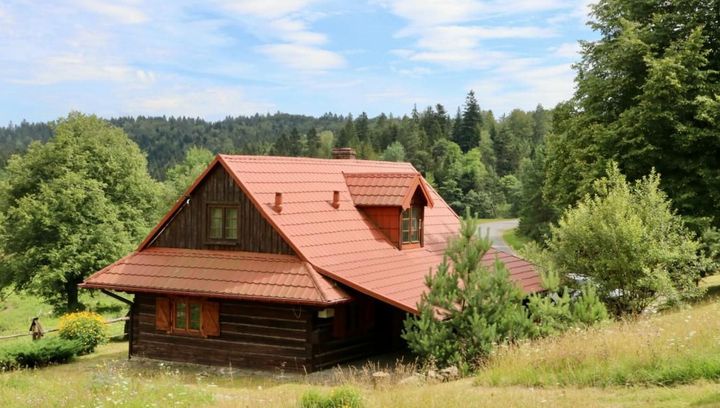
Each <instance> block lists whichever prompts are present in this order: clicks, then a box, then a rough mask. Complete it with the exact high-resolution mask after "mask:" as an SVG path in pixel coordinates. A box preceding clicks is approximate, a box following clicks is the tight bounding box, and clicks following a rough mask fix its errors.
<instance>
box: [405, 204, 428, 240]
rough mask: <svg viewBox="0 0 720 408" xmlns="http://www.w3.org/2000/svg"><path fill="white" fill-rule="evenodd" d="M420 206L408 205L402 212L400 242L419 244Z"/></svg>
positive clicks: (420, 229) (420, 234)
mask: <svg viewBox="0 0 720 408" xmlns="http://www.w3.org/2000/svg"><path fill="white" fill-rule="evenodd" d="M422 213H423V211H422V208H420V207H410V208H408V209H407V210H404V211H403V212H402V243H403V244H419V243H420V240H421V239H422V224H423V219H422V218H423V217H422Z"/></svg>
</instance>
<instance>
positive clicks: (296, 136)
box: [288, 127, 302, 157]
mask: <svg viewBox="0 0 720 408" xmlns="http://www.w3.org/2000/svg"><path fill="white" fill-rule="evenodd" d="M288 154H289V155H290V156H295V157H297V156H300V155H301V154H302V141H301V140H300V132H298V130H297V128H296V127H293V128H292V130H291V131H290V138H289V139H288Z"/></svg>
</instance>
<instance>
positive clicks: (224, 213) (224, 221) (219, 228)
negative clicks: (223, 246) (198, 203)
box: [208, 206, 238, 240]
mask: <svg viewBox="0 0 720 408" xmlns="http://www.w3.org/2000/svg"><path fill="white" fill-rule="evenodd" d="M208 218H209V223H208V238H209V239H213V240H234V239H237V237H238V209H237V207H230V206H210V207H208Z"/></svg>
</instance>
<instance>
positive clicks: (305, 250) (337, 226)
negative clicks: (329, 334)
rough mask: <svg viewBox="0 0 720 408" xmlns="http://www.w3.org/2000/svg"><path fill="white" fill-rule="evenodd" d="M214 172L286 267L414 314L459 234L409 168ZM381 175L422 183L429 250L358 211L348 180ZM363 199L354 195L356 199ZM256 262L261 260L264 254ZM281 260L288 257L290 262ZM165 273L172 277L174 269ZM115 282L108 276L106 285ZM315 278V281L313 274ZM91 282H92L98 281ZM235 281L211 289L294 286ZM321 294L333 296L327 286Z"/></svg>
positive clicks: (299, 163)
mask: <svg viewBox="0 0 720 408" xmlns="http://www.w3.org/2000/svg"><path fill="white" fill-rule="evenodd" d="M215 165H222V166H223V167H224V168H225V169H226V170H227V171H228V173H229V174H230V175H231V176H232V177H233V179H234V180H235V182H236V183H237V184H238V186H239V187H240V188H241V189H242V190H243V191H244V193H245V194H246V195H247V196H248V197H249V198H250V200H251V201H252V202H253V203H254V204H255V206H256V208H257V209H258V211H260V213H261V214H262V215H263V216H264V217H265V218H266V219H267V220H268V221H269V222H270V224H271V225H272V226H273V227H274V228H275V229H276V230H277V231H278V233H279V234H280V235H281V236H282V237H283V238H284V239H285V240H286V241H287V242H288V244H289V245H290V246H291V247H292V248H293V250H294V251H295V253H297V254H298V257H299V260H294V261H293V262H295V264H294V263H293V262H290V261H288V263H289V264H292V265H296V264H297V263H298V262H300V260H302V261H304V262H306V263H307V267H308V269H309V270H311V271H312V270H314V271H317V272H318V273H319V274H321V275H323V276H325V277H327V278H330V279H331V280H333V281H337V282H340V283H342V284H344V285H347V286H349V287H351V288H353V289H355V290H357V291H359V292H362V293H365V294H367V295H369V296H372V297H374V298H376V299H379V300H381V301H383V302H386V303H388V304H391V305H394V306H396V307H398V308H400V309H402V310H405V311H408V312H411V313H416V312H417V302H418V301H419V300H420V296H421V294H422V293H423V292H424V291H425V290H426V286H425V276H426V275H427V274H428V273H429V272H431V270H434V268H435V267H436V266H437V265H438V264H439V263H440V262H441V261H442V256H443V252H444V251H445V248H446V246H447V241H448V239H449V238H451V237H453V236H455V235H456V234H457V232H458V229H459V226H460V222H459V219H458V216H457V215H456V214H455V213H454V212H453V211H452V210H451V209H450V207H449V206H448V205H447V204H446V203H445V201H443V199H442V198H441V197H440V196H439V195H438V194H437V192H435V190H433V189H432V188H431V187H430V186H429V185H427V183H426V182H425V181H424V180H423V179H422V177H421V176H419V175H418V172H417V170H415V168H413V166H412V165H411V164H409V163H393V162H382V161H368V160H347V159H346V160H329V159H310V158H289V157H271V156H229V155H218V157H217V158H216V160H215V161H214V162H213V163H212V164H211V165H210V167H209V168H208V170H207V171H206V173H207V172H208V171H209V170H210V169H211V168H213V166H215ZM380 173H382V174H388V175H393V176H392V177H390V176H388V177H383V178H381V179H382V180H383V182H384V183H385V182H387V181H388V180H394V179H395V177H397V178H398V179H407V178H411V177H417V178H418V180H420V182H421V184H420V185H421V186H422V187H423V188H424V189H425V192H426V194H427V195H428V196H429V198H430V201H431V202H432V203H434V206H432V208H431V207H430V206H428V207H427V208H425V212H424V214H425V220H424V232H425V238H424V247H422V248H416V249H406V250H399V249H398V248H397V247H396V246H394V245H393V244H392V243H391V242H389V241H388V239H387V238H386V237H385V235H384V234H383V233H382V232H381V231H380V230H379V229H378V227H377V226H375V225H374V224H373V223H372V222H371V221H370V220H369V219H368V218H367V217H365V216H364V215H363V213H362V211H361V210H360V209H359V208H357V207H356V206H355V202H354V201H353V198H354V197H353V195H352V194H351V189H352V190H354V191H355V193H357V191H356V190H355V187H357V186H358V183H355V182H351V183H350V185H351V186H354V187H350V186H349V185H348V181H347V180H346V176H345V175H344V174H352V175H353V176H351V179H354V180H361V179H362V180H367V179H368V178H371V177H370V176H369V175H371V174H373V175H377V174H380ZM363 174H367V175H368V177H362V175H363ZM394 175H398V176H394ZM401 175H404V176H401ZM203 176H204V175H203ZM203 176H201V177H200V178H198V180H196V182H195V183H194V184H193V186H191V187H190V188H189V189H188V191H187V193H186V195H189V192H190V191H192V189H194V188H195V186H196V185H197V184H198V183H199V180H200V179H201V178H202V177H203ZM334 191H339V193H340V205H339V206H338V207H337V208H335V207H334V206H333V205H332V202H333V192H334ZM277 192H281V193H282V197H283V209H282V211H281V212H279V213H278V212H276V211H274V210H273V205H274V201H275V193H277ZM373 192H374V191H373ZM362 195H364V194H362ZM371 195H373V194H368V196H371ZM359 196H360V195H359V194H356V197H359ZM393 197H396V196H395V195H394V196H393ZM368 200H370V199H368ZM181 203H182V200H179V201H178V203H177V204H176V206H175V208H174V209H173V210H171V211H170V212H169V213H168V215H166V217H165V218H164V219H163V221H161V222H160V223H159V224H158V225H157V226H156V227H155V229H154V230H153V231H152V232H151V233H150V235H148V237H147V238H146V239H145V241H144V242H143V243H142V244H141V245H140V248H139V249H138V251H139V254H136V255H134V256H138V255H141V254H143V253H146V252H148V251H152V249H145V247H146V246H147V245H148V243H149V242H150V241H151V240H152V238H153V237H154V236H155V234H157V233H158V232H159V231H160V230H161V228H162V227H163V225H164V224H165V222H167V220H169V219H170V217H171V216H172V214H173V213H174V211H175V210H177V209H178V208H179V207H180V205H181ZM173 251H174V250H173ZM207 252H212V253H214V252H215V251H203V253H207ZM253 255H254V256H264V255H262V254H253ZM228 256H230V255H228ZM245 256H249V255H247V254H246V255H245ZM496 256H497V257H498V258H499V259H500V260H501V261H503V262H504V263H505V264H506V265H507V266H508V268H509V270H510V274H511V277H512V279H514V280H515V281H516V282H517V283H518V284H519V285H520V286H521V287H522V288H523V289H524V290H525V291H526V292H534V291H538V290H541V287H540V279H539V276H538V273H537V272H536V271H535V268H534V267H533V265H531V264H530V263H528V262H527V261H525V260H522V259H520V258H518V257H515V256H512V255H509V254H505V253H502V252H499V251H496V250H494V249H491V250H490V251H489V252H488V253H487V254H486V256H485V258H484V261H485V262H487V263H488V264H489V263H491V262H493V260H494V259H495V257H496ZM267 257H268V258H267V259H270V257H275V255H267ZM291 258H292V257H291ZM283 259H288V258H287V257H286V256H285V257H284V258H283ZM293 259H294V258H293ZM118 262H121V261H118ZM236 267H237V268H239V270H242V271H245V270H247V271H248V273H254V272H256V271H255V268H247V267H245V266H243V265H242V264H241V263H240V262H238V264H237V266H236ZM288 267H289V266H288ZM295 268H298V267H297V266H296V267H295ZM170 269H172V268H170ZM115 270H118V269H115ZM293 270H297V269H293ZM101 272H102V271H101ZM123 273H126V271H125V272H123ZM163 273H169V270H168V272H163ZM198 273H200V272H198ZM208 273H209V272H208ZM243 273H244V272H243ZM111 275H112V274H108V279H110V276H111ZM140 275H142V274H140ZM113 276H114V277H113V278H112V279H110V280H108V281H102V282H100V281H98V283H97V286H95V287H109V286H108V285H113V284H114V285H117V287H118V288H119V287H122V286H123V284H124V283H125V280H126V279H125V278H123V276H124V275H122V274H120V273H116V274H115V275H113ZM160 276H165V275H160ZM206 276H207V275H197V277H196V279H194V280H192V282H190V281H188V280H184V281H182V282H183V283H184V285H180V282H178V285H179V286H178V287H179V288H181V289H183V290H191V284H195V285H199V287H203V285H204V283H202V281H203V280H205V279H206ZM263 276H269V275H263ZM310 276H314V275H312V274H310ZM91 279H92V280H94V279H95V276H93V277H92V278H91ZM113 279H114V280H113ZM234 279H237V280H239V281H240V282H243V283H242V284H241V283H235V282H234V281H226V282H225V283H217V281H211V282H216V283H213V284H216V286H214V289H213V290H216V291H218V293H219V292H221V291H233V290H235V289H236V288H239V289H238V290H239V292H238V294H240V293H241V292H242V290H244V289H242V288H243V287H245V285H250V286H249V287H253V291H252V292H251V293H252V294H253V295H255V296H263V297H264V298H265V299H266V300H274V299H280V300H290V298H289V297H278V296H288V295H287V294H286V293H285V292H282V290H281V289H278V291H279V292H275V289H273V288H272V286H275V285H280V287H282V288H288V287H289V286H291V285H289V284H287V283H282V284H279V283H275V282H274V281H272V280H266V281H263V284H264V285H267V286H264V287H263V288H262V289H263V291H260V290H259V289H254V286H252V284H251V283H249V282H246V280H245V278H242V277H241V276H238V277H236V278H234ZM268 279H269V278H268ZM283 282H284V281H283ZM304 282H306V283H305V284H304V285H305V286H303V287H304V288H309V284H307V282H309V281H307V280H306V281H304ZM317 282H320V283H321V285H319V286H322V285H330V284H329V283H328V281H326V280H317ZM145 284H146V283H145V282H143V283H142V285H136V286H134V287H135V288H136V289H138V290H139V289H140V288H142V287H143V285H145ZM147 285H151V287H152V288H164V287H165V286H163V285H165V284H164V283H163V280H162V279H159V280H153V281H152V282H150V281H148V282H147ZM330 286H331V285H330ZM322 287H323V288H325V289H327V290H329V289H328V288H327V286H322ZM335 289H337V288H335ZM248 290H249V289H248ZM288 291H289V289H288ZM310 292H311V291H308V294H305V292H303V294H302V295H295V294H294V295H293V296H295V297H296V298H297V299H307V298H313V299H315V300H317V299H319V298H320V294H316V295H312V294H310ZM313 296H315V297H313ZM344 296H345V295H344V294H343V293H341V292H339V291H338V292H333V293H332V294H329V295H328V294H326V299H336V298H342V297H344Z"/></svg>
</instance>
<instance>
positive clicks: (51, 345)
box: [0, 337, 83, 370]
mask: <svg viewBox="0 0 720 408" xmlns="http://www.w3.org/2000/svg"><path fill="white" fill-rule="evenodd" d="M82 349H83V345H82V344H81V343H80V342H79V341H77V340H66V339H61V338H57V337H56V338H52V339H47V340H38V341H33V342H32V343H17V344H14V345H12V346H6V347H5V348H3V349H0V369H3V370H11V369H16V368H34V367H43V366H46V365H50V364H59V363H66V362H68V361H70V360H71V359H72V358H73V357H74V356H75V355H77V354H79V353H80V352H81V351H82Z"/></svg>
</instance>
